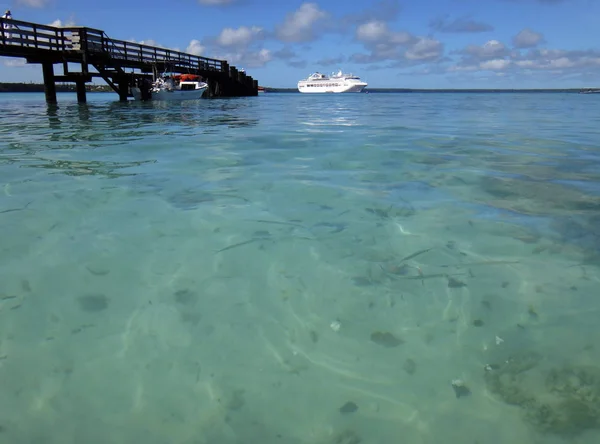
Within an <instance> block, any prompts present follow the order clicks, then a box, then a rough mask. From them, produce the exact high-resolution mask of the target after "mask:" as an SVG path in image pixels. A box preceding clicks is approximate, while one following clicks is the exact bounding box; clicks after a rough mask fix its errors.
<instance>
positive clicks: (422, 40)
mask: <svg viewBox="0 0 600 444" xmlns="http://www.w3.org/2000/svg"><path fill="white" fill-rule="evenodd" d="M443 52H444V46H443V44H442V42H440V41H439V40H435V39H432V38H428V37H419V38H418V40H417V41H416V43H414V44H413V45H412V46H411V47H410V48H408V49H407V50H406V52H405V53H404V57H406V58H407V59H408V60H434V59H437V58H438V57H440V55H441V54H442V53H443Z"/></svg>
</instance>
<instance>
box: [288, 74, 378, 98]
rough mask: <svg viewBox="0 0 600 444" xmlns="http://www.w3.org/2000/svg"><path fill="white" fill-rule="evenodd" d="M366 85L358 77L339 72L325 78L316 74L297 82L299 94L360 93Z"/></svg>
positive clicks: (323, 75)
mask: <svg viewBox="0 0 600 444" xmlns="http://www.w3.org/2000/svg"><path fill="white" fill-rule="evenodd" d="M366 86H367V83H366V82H364V81H362V80H360V77H358V76H355V75H352V74H344V73H343V72H342V71H341V70H340V71H338V73H337V74H332V75H331V76H327V75H325V74H321V73H320V72H316V73H314V74H311V75H310V76H309V77H308V78H307V79H304V80H300V81H299V82H298V91H300V92H301V93H348V92H356V93H359V92H362V90H363V89H365V88H366Z"/></svg>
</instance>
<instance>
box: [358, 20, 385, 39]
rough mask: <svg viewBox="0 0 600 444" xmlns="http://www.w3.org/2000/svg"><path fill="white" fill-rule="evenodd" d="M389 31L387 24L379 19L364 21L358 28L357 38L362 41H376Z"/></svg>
mask: <svg viewBox="0 0 600 444" xmlns="http://www.w3.org/2000/svg"><path fill="white" fill-rule="evenodd" d="M389 33H390V31H389V29H388V27H387V24H386V23H384V22H382V21H379V20H372V21H370V22H367V23H363V24H362V25H359V26H358V27H357V28H356V38H357V39H358V40H360V41H362V42H376V41H378V40H381V39H382V38H383V37H386V36H387V35H389Z"/></svg>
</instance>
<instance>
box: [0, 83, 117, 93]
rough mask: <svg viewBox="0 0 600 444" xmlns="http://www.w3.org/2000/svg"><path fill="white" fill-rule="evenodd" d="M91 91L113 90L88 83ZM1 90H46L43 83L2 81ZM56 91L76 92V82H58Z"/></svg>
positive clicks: (87, 87)
mask: <svg viewBox="0 0 600 444" xmlns="http://www.w3.org/2000/svg"><path fill="white" fill-rule="evenodd" d="M86 90H87V91H89V92H109V91H112V89H111V87H110V86H108V85H92V84H90V85H86ZM0 92H8V93H11V92H44V84H43V83H0ZM56 92H76V89H75V84H74V83H57V84H56Z"/></svg>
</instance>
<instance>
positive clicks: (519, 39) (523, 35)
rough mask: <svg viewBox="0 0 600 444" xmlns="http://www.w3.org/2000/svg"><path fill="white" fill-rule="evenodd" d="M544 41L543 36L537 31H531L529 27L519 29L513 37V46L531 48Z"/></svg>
mask: <svg viewBox="0 0 600 444" xmlns="http://www.w3.org/2000/svg"><path fill="white" fill-rule="evenodd" d="M543 41H544V36H543V35H542V34H540V33H539V32H535V31H532V30H531V29H529V28H525V29H523V30H521V31H520V32H519V33H518V34H517V35H516V36H514V37H513V45H514V46H515V48H533V47H535V46H537V45H538V44H540V43H542V42H543Z"/></svg>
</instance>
